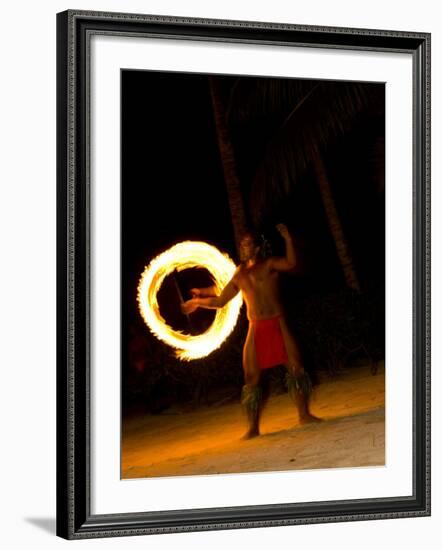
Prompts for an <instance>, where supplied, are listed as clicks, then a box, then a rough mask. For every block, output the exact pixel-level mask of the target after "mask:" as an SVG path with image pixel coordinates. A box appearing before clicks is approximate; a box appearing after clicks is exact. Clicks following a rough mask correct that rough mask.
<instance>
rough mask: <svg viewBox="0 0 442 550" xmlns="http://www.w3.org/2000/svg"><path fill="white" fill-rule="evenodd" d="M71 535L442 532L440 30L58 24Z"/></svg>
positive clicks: (61, 530)
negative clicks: (435, 288)
mask: <svg viewBox="0 0 442 550" xmlns="http://www.w3.org/2000/svg"><path fill="white" fill-rule="evenodd" d="M57 71H58V73H57V161H58V162H57V180H58V182H57V186H58V187H57V188H58V197H57V219H58V226H57V235H58V237H57V247H58V248H57V251H58V261H57V269H58V273H57V286H58V294H57V312H58V321H57V330H58V335H57V344H58V349H57V534H58V535H59V536H61V537H64V538H67V539H79V538H90V537H110V536H125V535H141V534H151V533H168V532H177V531H194V530H210V529H212V530H214V529H234V528H245V527H266V526H277V525H295V524H305V523H317V522H338V521H350V520H351V521H354V520H368V519H388V518H397V517H414V516H425V515H429V514H430V195H429V193H430V35H429V34H427V33H424V32H416V33H410V32H399V31H386V30H368V29H348V28H330V27H314V26H299V25H286V24H278V23H261V22H247V21H222V20H207V19H188V18H178V17H169V16H157V15H135V14H119V13H100V12H87V11H76V10H69V11H65V12H62V13H59V14H58V15H57Z"/></svg>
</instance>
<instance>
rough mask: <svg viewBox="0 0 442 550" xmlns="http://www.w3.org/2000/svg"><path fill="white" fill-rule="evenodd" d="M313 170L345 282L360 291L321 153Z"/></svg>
mask: <svg viewBox="0 0 442 550" xmlns="http://www.w3.org/2000/svg"><path fill="white" fill-rule="evenodd" d="M313 169H314V171H315V174H316V179H317V181H318V185H319V191H320V194H321V198H322V203H323V205H324V210H325V213H326V216H327V221H328V225H329V227H330V231H331V233H332V235H333V240H334V243H335V246H336V252H337V254H338V257H339V261H340V263H341V267H342V270H343V272H344V277H345V281H346V283H347V285H348V286H349V287H350V288H352V289H354V290H357V291H359V290H360V285H359V280H358V277H357V275H356V272H355V269H354V266H353V262H352V259H351V256H350V253H349V250H348V244H347V240H346V238H345V235H344V231H343V229H342V225H341V221H340V219H339V215H338V211H337V209H336V205H335V201H334V199H333V194H332V191H331V187H330V181H329V179H328V177H327V171H326V169H325V165H324V161H323V160H322V157H321V155H320V154H319V153H317V154H316V155H315V157H314V159H313Z"/></svg>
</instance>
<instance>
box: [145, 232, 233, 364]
mask: <svg viewBox="0 0 442 550" xmlns="http://www.w3.org/2000/svg"><path fill="white" fill-rule="evenodd" d="M192 267H204V268H205V269H207V270H208V271H209V273H210V274H211V276H212V278H213V284H214V285H215V287H216V289H217V293H218V294H219V293H220V292H221V290H222V289H223V288H224V286H225V285H226V284H227V283H228V282H229V280H230V279H231V278H232V276H233V273H234V271H235V264H234V263H233V261H232V260H231V259H230V258H229V256H227V254H223V253H221V252H220V251H219V250H218V249H217V248H215V247H214V246H212V245H210V244H207V243H204V242H197V241H184V242H181V243H178V244H176V245H174V246H172V247H171V248H169V249H168V250H166V251H165V252H163V253H162V254H160V255H159V256H157V257H156V258H154V259H153V260H152V261H151V262H150V264H149V265H148V266H146V268H145V269H144V272H143V274H142V275H141V278H140V282H139V284H138V306H139V309H140V313H141V315H142V317H143V319H144V321H145V323H146V325H147V326H148V327H149V329H150V330H151V332H152V333H153V334H154V335H155V336H156V337H157V338H159V339H160V340H162V341H163V342H165V343H166V344H168V345H169V346H171V347H173V348H175V349H176V355H177V357H179V358H180V359H182V360H184V361H190V360H191V359H199V358H201V357H206V356H207V355H209V353H212V351H214V350H215V349H217V348H219V347H220V346H221V344H222V343H223V342H224V340H225V339H226V338H227V337H228V336H229V334H230V333H231V332H232V330H233V329H234V327H235V325H236V322H237V320H238V315H239V311H240V309H241V305H242V296H241V293H238V294H237V295H236V296H235V298H233V300H231V301H230V302H229V303H227V304H226V305H225V306H224V307H223V308H222V309H217V310H216V314H215V318H214V320H213V323H212V324H211V325H210V327H209V328H208V329H207V330H206V331H205V332H203V333H202V334H198V335H196V336H194V335H191V334H186V333H184V332H180V331H176V330H173V329H172V327H170V326H169V325H168V324H167V323H166V321H165V320H164V319H163V317H162V316H161V314H160V309H159V307H158V302H157V294H158V291H159V290H160V288H161V285H162V283H163V281H164V279H165V277H167V275H170V274H171V273H172V272H173V271H174V270H175V269H176V270H177V271H182V270H183V269H189V268H192Z"/></svg>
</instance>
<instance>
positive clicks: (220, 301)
mask: <svg viewBox="0 0 442 550" xmlns="http://www.w3.org/2000/svg"><path fill="white" fill-rule="evenodd" d="M277 229H278V231H279V233H280V234H281V236H282V238H283V239H284V241H285V255H284V256H281V257H268V258H263V256H262V253H261V246H260V243H259V241H258V239H257V238H256V236H255V235H254V234H253V233H252V232H247V233H245V234H244V235H243V237H242V239H241V243H240V257H241V263H240V265H239V266H238V267H237V269H236V271H235V273H234V275H233V277H232V279H231V280H230V281H229V283H228V284H227V285H226V286H225V287H224V289H223V291H222V292H221V294H220V295H219V296H218V295H216V292H215V289H214V287H209V288H205V289H192V291H191V292H192V296H193V297H192V299H191V300H188V301H187V302H185V303H184V304H183V305H182V309H183V312H184V313H186V314H190V313H192V312H193V311H195V310H196V309H198V308H199V307H202V308H208V309H218V308H222V307H224V306H225V305H226V304H227V302H228V301H229V300H231V299H232V298H233V297H234V296H236V294H237V293H238V292H242V295H243V298H244V301H245V303H246V308H247V318H248V320H249V329H248V333H247V337H246V341H245V344H244V349H243V370H244V386H243V388H242V393H241V403H242V405H243V407H244V409H245V411H246V414H247V419H248V423H249V427H248V430H247V432H246V433H245V434H244V436H243V437H242V439H250V438H252V437H256V436H258V435H259V433H260V432H259V421H260V417H261V412H262V409H263V406H264V404H265V402H266V401H267V398H268V389H269V387H268V378H267V377H265V376H263V371H265V369H268V368H271V367H274V366H277V365H285V367H286V369H287V372H286V384H287V388H288V391H289V394H290V396H291V398H292V399H293V401H294V402H295V405H296V407H297V409H298V412H299V419H300V422H301V423H306V422H316V421H319V420H320V419H318V418H316V417H315V416H313V415H312V414H311V413H310V410H309V397H310V393H311V390H312V385H311V381H310V378H309V375H308V373H307V372H306V371H305V370H304V366H303V362H302V358H301V354H300V351H299V348H298V345H297V343H296V340H295V338H294V337H293V335H292V334H291V332H290V331H289V329H288V326H287V322H286V319H285V317H284V313H283V308H282V304H281V299H280V296H279V284H278V278H279V273H281V272H290V271H293V270H294V269H295V266H296V254H295V249H294V246H293V240H292V237H291V235H290V233H289V231H288V229H287V227H286V225H284V224H279V225H277Z"/></svg>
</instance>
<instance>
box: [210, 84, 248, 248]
mask: <svg viewBox="0 0 442 550" xmlns="http://www.w3.org/2000/svg"><path fill="white" fill-rule="evenodd" d="M209 85H210V93H211V97H212V105H213V115H214V119H215V126H216V133H217V137H218V147H219V153H220V156H221V162H222V165H223V171H224V181H225V185H226V190H227V196H228V200H229V207H230V215H231V218H232V224H233V232H234V236H235V244H236V250H237V253H238V255H239V243H240V239H241V235H242V233H243V232H244V230H245V228H246V216H245V210H244V200H243V197H242V193H241V187H240V184H239V178H238V174H237V171H236V161H235V154H234V151H233V146H232V142H231V141H230V135H229V129H228V127H227V123H226V116H225V108H224V105H223V101H222V96H221V93H220V88H219V81H218V80H217V77H216V76H209Z"/></svg>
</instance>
